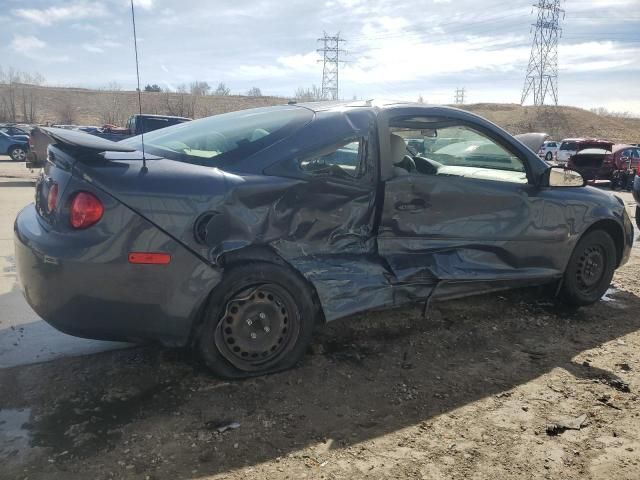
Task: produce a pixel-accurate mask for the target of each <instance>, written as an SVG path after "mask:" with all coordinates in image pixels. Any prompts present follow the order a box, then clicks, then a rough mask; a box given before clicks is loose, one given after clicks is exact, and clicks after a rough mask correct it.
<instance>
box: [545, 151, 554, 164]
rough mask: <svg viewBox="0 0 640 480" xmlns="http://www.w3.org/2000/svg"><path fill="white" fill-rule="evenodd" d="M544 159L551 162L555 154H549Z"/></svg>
mask: <svg viewBox="0 0 640 480" xmlns="http://www.w3.org/2000/svg"><path fill="white" fill-rule="evenodd" d="M544 159H545V160H546V161H547V162H550V161H551V160H553V153H551V152H547V154H546V155H545V157H544Z"/></svg>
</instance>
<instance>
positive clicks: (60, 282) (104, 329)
mask: <svg viewBox="0 0 640 480" xmlns="http://www.w3.org/2000/svg"><path fill="white" fill-rule="evenodd" d="M129 212H130V211H129ZM131 215H132V221H133V222H135V223H134V224H133V225H131V227H132V229H127V230H126V231H123V232H122V233H121V234H120V235H119V236H117V237H113V236H110V237H109V238H108V239H106V240H100V241H98V242H97V243H91V242H87V241H84V243H83V239H82V237H81V234H79V235H78V236H79V237H80V238H76V237H72V236H71V235H69V234H68V233H67V234H65V233H60V232H54V231H52V230H51V229H50V228H49V227H48V225H46V224H45V223H44V222H43V221H42V220H41V219H40V218H39V216H38V214H37V213H36V210H35V206H34V205H33V204H31V205H29V206H27V207H26V208H25V209H23V210H22V211H21V212H20V213H19V214H18V217H17V218H16V221H15V224H14V240H15V255H16V264H17V270H18V276H19V279H20V283H21V285H22V288H23V292H24V296H25V298H26V300H27V302H28V303H29V305H30V306H31V307H32V308H33V309H34V310H35V312H36V313H37V314H38V315H39V316H40V317H41V318H42V319H44V320H45V321H46V322H47V323H49V324H50V325H52V326H53V327H55V328H56V329H58V330H60V331H62V332H65V333H68V334H70V335H74V336H78V337H84V338H93V339H100V340H114V341H133V342H141V341H147V340H152V341H159V342H160V343H162V344H165V345H168V346H182V345H185V344H186V343H187V342H188V340H189V336H190V333H191V330H192V326H193V324H194V321H195V320H196V319H197V315H198V314H199V312H200V309H201V307H202V306H203V304H204V302H205V301H206V298H207V296H208V295H209V293H210V292H211V289H212V288H214V286H215V285H217V284H218V283H219V281H220V272H219V271H218V270H216V269H213V268H211V267H210V266H208V265H206V264H205V263H203V262H202V260H201V259H199V258H198V257H196V256H195V255H193V254H192V253H191V252H190V251H188V250H186V249H185V248H183V247H182V245H181V244H179V243H177V242H175V241H174V240H173V239H171V238H169V237H167V236H164V235H163V234H160V232H158V231H157V229H156V232H155V233H154V237H155V239H160V241H159V242H157V240H154V241H155V242H157V244H156V245H149V240H148V236H147V235H144V234H143V235H140V232H144V230H145V228H147V229H155V227H154V226H153V225H150V224H149V223H148V222H146V221H145V220H143V219H141V218H140V217H137V216H136V217H137V218H133V216H135V214H133V213H132V212H131ZM134 227H137V228H134ZM128 232H131V233H128ZM134 234H135V235H136V236H137V237H146V238H147V240H145V244H146V246H147V247H150V248H154V247H158V248H157V250H156V251H166V252H168V253H170V254H171V257H172V261H171V265H169V266H166V267H162V266H157V265H131V264H129V263H128V260H127V252H128V251H131V250H129V247H130V248H131V249H132V250H134V251H135V249H136V248H139V247H140V245H139V244H136V240H135V238H133V235H134ZM94 238H95V237H94Z"/></svg>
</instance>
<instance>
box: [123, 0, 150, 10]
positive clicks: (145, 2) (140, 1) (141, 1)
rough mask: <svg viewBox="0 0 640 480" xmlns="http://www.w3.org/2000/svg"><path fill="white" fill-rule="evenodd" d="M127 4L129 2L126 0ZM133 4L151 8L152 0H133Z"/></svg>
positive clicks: (147, 8) (146, 8) (145, 8)
mask: <svg viewBox="0 0 640 480" xmlns="http://www.w3.org/2000/svg"><path fill="white" fill-rule="evenodd" d="M126 3H127V5H128V6H130V5H131V3H130V2H129V1H128V0H127V2H126ZM133 5H134V6H135V7H140V8H142V9H144V10H151V8H152V7H153V0H133Z"/></svg>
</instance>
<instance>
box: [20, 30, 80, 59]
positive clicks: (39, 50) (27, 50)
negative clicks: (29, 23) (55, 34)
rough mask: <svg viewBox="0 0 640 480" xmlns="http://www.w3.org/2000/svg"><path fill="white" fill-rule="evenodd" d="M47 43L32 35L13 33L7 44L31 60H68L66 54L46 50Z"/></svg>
mask: <svg viewBox="0 0 640 480" xmlns="http://www.w3.org/2000/svg"><path fill="white" fill-rule="evenodd" d="M47 47H48V45H47V44H46V43H45V42H43V41H42V40H40V39H39V38H38V37H35V36H33V35H14V36H13V40H11V43H10V44H9V48H10V49H11V50H13V51H15V52H18V53H20V54H22V55H23V56H25V57H27V58H30V59H31V60H37V61H40V62H43V63H59V62H68V61H69V60H70V57H69V56H68V55H59V54H50V53H48V52H47Z"/></svg>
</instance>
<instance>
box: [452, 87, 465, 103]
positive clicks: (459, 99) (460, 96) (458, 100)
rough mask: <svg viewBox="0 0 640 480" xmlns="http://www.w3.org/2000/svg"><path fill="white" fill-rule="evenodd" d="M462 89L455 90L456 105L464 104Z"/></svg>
mask: <svg viewBox="0 0 640 480" xmlns="http://www.w3.org/2000/svg"><path fill="white" fill-rule="evenodd" d="M464 91H465V90H464V88H456V96H455V97H454V99H455V102H456V105H462V104H463V103H464Z"/></svg>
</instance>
